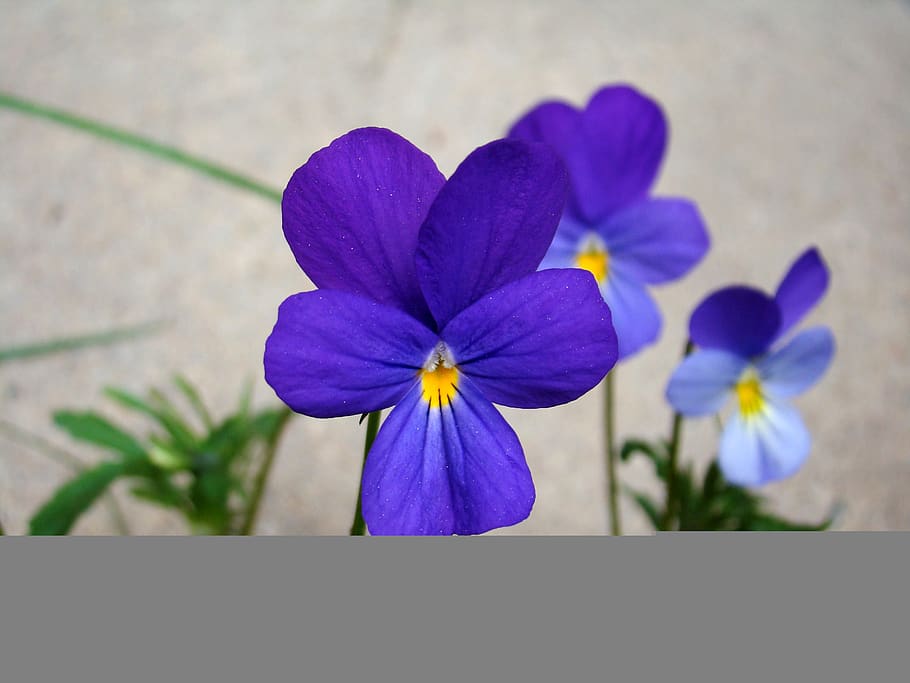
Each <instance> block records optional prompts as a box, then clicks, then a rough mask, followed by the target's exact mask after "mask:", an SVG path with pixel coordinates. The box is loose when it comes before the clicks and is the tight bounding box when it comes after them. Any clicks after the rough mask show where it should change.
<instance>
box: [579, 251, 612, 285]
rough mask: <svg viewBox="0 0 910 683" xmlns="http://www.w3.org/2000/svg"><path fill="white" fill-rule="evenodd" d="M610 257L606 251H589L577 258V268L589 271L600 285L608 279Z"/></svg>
mask: <svg viewBox="0 0 910 683" xmlns="http://www.w3.org/2000/svg"><path fill="white" fill-rule="evenodd" d="M609 262H610V257H609V256H608V255H607V252H606V251H587V252H582V253H580V254H579V255H578V256H576V257H575V267H576V268H584V269H585V270H587V271H589V272H590V273H591V275H593V276H594V279H595V280H597V282H598V283H600V282H603V281H604V280H606V279H607V268H608V267H609Z"/></svg>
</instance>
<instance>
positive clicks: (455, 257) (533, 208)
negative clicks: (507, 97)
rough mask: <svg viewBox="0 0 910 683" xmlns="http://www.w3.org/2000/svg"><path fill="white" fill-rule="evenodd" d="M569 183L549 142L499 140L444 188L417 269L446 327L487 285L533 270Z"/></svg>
mask: <svg viewBox="0 0 910 683" xmlns="http://www.w3.org/2000/svg"><path fill="white" fill-rule="evenodd" d="M567 191H568V181H567V178H566V172H565V168H564V166H563V164H562V162H560V160H559V158H558V157H557V156H556V154H555V153H554V152H553V151H552V150H551V149H550V148H549V147H547V146H546V145H542V144H537V143H530V142H525V141H522V140H497V141H495V142H491V143H489V144H487V145H485V146H483V147H480V148H478V149H476V150H475V151H473V152H472V153H471V154H470V155H469V156H468V158H467V159H465V160H464V161H463V162H462V163H461V165H460V166H459V167H458V169H457V170H456V171H455V173H454V174H453V175H452V177H451V178H449V180H448V182H447V183H446V184H445V186H444V187H443V188H442V190H440V192H439V195H438V196H437V197H436V201H434V202H433V206H432V207H431V208H430V212H429V215H428V216H427V219H426V222H425V223H424V225H423V228H422V229H421V231H420V237H419V241H418V253H417V273H418V278H419V280H420V286H421V288H422V290H423V293H424V295H425V296H426V301H427V303H428V304H429V307H430V310H431V311H432V313H433V317H434V318H435V319H436V322H437V324H438V326H439V328H440V329H441V328H443V327H444V326H445V324H446V323H447V322H448V321H449V320H451V319H452V318H453V317H455V316H456V315H457V314H458V313H460V312H461V311H463V310H464V309H465V308H467V307H468V306H470V305H471V304H472V303H474V302H475V301H477V300H478V299H479V298H480V297H481V296H483V295H484V294H486V293H487V292H490V291H493V290H495V289H498V288H499V287H501V286H502V285H504V284H506V283H507V282H511V281H512V280H517V279H518V278H520V277H523V276H525V275H527V274H528V273H532V272H534V270H535V269H536V268H537V266H538V264H539V263H540V261H541V259H542V258H543V256H544V254H545V253H546V251H547V247H548V246H549V245H550V242H551V241H552V239H553V234H554V233H555V231H556V226H557V224H558V223H559V217H560V214H561V213H562V209H563V206H564V204H565V200H566V193H567Z"/></svg>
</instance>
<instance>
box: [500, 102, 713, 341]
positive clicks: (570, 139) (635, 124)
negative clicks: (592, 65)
mask: <svg viewBox="0 0 910 683" xmlns="http://www.w3.org/2000/svg"><path fill="white" fill-rule="evenodd" d="M509 137H511V138H517V139H524V140H534V141H540V142H545V143H547V144H549V145H551V146H552V147H553V149H555V150H556V151H557V152H558V153H559V155H560V157H561V158H562V160H563V161H564V163H565V164H566V168H567V169H568V172H569V178H570V184H571V188H570V193H569V201H568V203H567V205H566V209H565V213H564V214H563V217H562V220H561V222H560V224H559V229H558V230H557V232H556V237H555V239H554V240H553V243H552V245H551V246H550V249H549V251H548V252H547V255H546V258H545V259H544V260H543V263H542V264H541V268H567V267H572V266H574V267H578V268H584V269H586V270H589V271H590V272H591V273H592V274H593V275H594V277H595V279H596V280H597V282H598V285H599V286H600V291H601V294H602V295H603V298H604V300H605V301H606V302H607V304H608V305H609V307H610V310H611V311H612V313H613V324H614V325H615V326H616V333H617V335H618V337H619V356H620V359H623V358H627V357H629V356H631V355H632V354H635V353H637V352H638V351H640V350H641V349H643V348H644V347H645V346H647V345H648V344H651V343H653V342H655V341H656V340H657V338H658V337H659V335H660V328H661V317H660V311H659V310H658V308H657V305H656V304H655V303H654V300H653V299H652V298H651V296H650V295H649V294H648V291H647V289H646V285H658V284H663V283H666V282H670V281H672V280H676V279H678V278H680V277H682V276H683V275H685V274H686V273H687V272H689V271H690V270H691V269H692V268H693V267H694V266H695V265H696V264H697V263H698V262H699V261H700V260H701V258H702V257H703V256H704V255H705V253H706V252H707V250H708V245H709V240H708V233H707V230H706V229H705V225H704V222H703V220H702V218H701V215H700V214H699V212H698V209H697V208H696V206H695V204H694V203H693V202H691V201H689V200H687V199H680V198H669V197H651V196H649V190H650V188H651V185H652V184H653V183H654V180H655V179H656V177H657V172H658V170H659V168H660V164H661V160H662V159H663V155H664V151H665V149H666V145H667V122H666V119H665V117H664V115H663V112H662V111H661V109H660V107H659V106H658V104H657V103H656V102H655V101H654V100H652V99H650V98H648V97H646V96H645V95H642V94H641V93H640V92H638V91H637V90H635V89H634V88H631V87H629V86H625V85H610V86H606V87H604V88H602V89H600V90H598V91H597V92H596V93H594V95H593V96H592V97H591V99H590V101H589V102H588V105H587V106H586V107H585V108H584V109H583V110H578V109H576V108H575V107H573V106H572V105H570V104H567V103H565V102H559V101H548V102H544V103H542V104H540V105H538V106H536V107H534V108H533V109H532V110H531V111H529V112H528V113H527V114H525V115H524V116H522V117H521V118H520V119H519V120H518V121H517V122H516V123H515V125H514V126H512V129H511V130H510V131H509Z"/></svg>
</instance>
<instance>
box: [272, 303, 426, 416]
mask: <svg viewBox="0 0 910 683" xmlns="http://www.w3.org/2000/svg"><path fill="white" fill-rule="evenodd" d="M437 340H438V337H437V336H436V334H435V333H433V332H431V331H430V330H429V329H427V328H426V327H425V326H424V325H423V324H421V323H419V322H417V321H416V320H414V318H412V317H410V316H409V315H407V314H406V313H403V312H401V311H399V310H398V309H396V308H392V307H390V306H384V305H382V304H379V303H376V302H375V301H371V300H370V299H366V298H364V297H360V296H357V295H356V294H349V293H347V292H338V291H334V290H322V289H320V290H316V291H314V292H304V293H302V294H295V295H294V296H291V297H288V299H286V300H285V302H284V303H283V304H281V306H280V308H279V309H278V322H276V323H275V328H274V329H273V330H272V334H271V335H269V338H268V339H267V340H266V342H265V357H264V364H265V380H266V382H268V383H269V385H270V386H271V387H272V388H273V389H274V390H275V393H276V394H278V397H279V398H280V399H281V400H282V401H284V402H285V403H287V404H288V405H289V406H290V407H291V408H292V409H294V410H295V411H297V412H298V413H303V414H304V415H310V416H312V417H339V416H341V415H356V414H358V413H366V412H370V411H372V410H379V409H381V408H387V407H389V406H390V405H394V404H395V403H396V402H397V401H398V400H399V399H400V398H401V397H402V396H403V395H404V394H405V392H406V391H407V390H408V388H409V387H410V386H411V385H413V384H414V382H415V381H416V379H417V373H418V371H419V369H420V368H421V367H422V366H423V364H424V363H425V362H426V359H427V357H428V356H429V355H430V353H431V352H432V350H433V347H434V346H435V344H436V343H437Z"/></svg>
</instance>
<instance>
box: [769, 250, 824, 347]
mask: <svg viewBox="0 0 910 683" xmlns="http://www.w3.org/2000/svg"><path fill="white" fill-rule="evenodd" d="M828 280H829V274H828V268H827V266H826V265H825V262H824V261H823V260H822V257H821V254H819V252H818V250H817V249H815V248H814V247H813V248H811V249H807V250H806V251H805V252H803V254H802V255H801V256H800V257H799V258H798V259H796V261H795V262H794V263H793V265H792V266H790V270H788V271H787V274H786V275H785V276H784V279H783V280H782V281H781V283H780V286H779V287H778V288H777V294H776V295H775V299H776V300H777V305H778V306H779V307H780V312H781V325H780V330H778V333H777V336H778V337H781V336H783V335H784V334H786V332H787V331H788V330H790V329H791V328H792V327H793V326H794V325H796V323H798V322H799V321H800V320H802V319H803V317H804V316H805V315H806V314H807V313H808V312H809V311H810V310H812V308H814V307H815V305H816V304H817V303H818V302H819V300H820V299H821V298H822V297H823V296H824V294H825V291H827V289H828Z"/></svg>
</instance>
